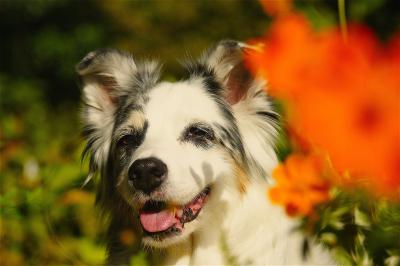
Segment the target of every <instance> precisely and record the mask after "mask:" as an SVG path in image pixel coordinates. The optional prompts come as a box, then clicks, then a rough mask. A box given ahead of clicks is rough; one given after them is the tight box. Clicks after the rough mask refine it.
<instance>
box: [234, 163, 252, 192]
mask: <svg viewBox="0 0 400 266" xmlns="http://www.w3.org/2000/svg"><path fill="white" fill-rule="evenodd" d="M233 171H234V173H235V177H236V180H237V183H238V188H239V192H240V194H241V195H244V194H246V190H247V185H248V183H249V181H250V180H249V176H248V175H247V173H246V172H245V171H244V169H243V168H242V167H241V166H240V165H238V164H237V163H233Z"/></svg>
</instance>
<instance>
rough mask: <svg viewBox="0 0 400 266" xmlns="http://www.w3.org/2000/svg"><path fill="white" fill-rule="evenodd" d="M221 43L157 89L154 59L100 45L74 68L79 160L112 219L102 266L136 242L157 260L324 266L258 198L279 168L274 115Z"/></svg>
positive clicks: (232, 50) (241, 47)
mask: <svg viewBox="0 0 400 266" xmlns="http://www.w3.org/2000/svg"><path fill="white" fill-rule="evenodd" d="M249 49H252V47H251V46H249V45H247V44H244V43H240V42H237V41H230V40H227V41H221V42H220V43H218V44H217V45H215V46H214V47H212V48H210V49H208V50H207V51H206V52H204V54H203V55H202V56H201V57H200V58H199V59H198V60H196V61H192V62H189V63H186V64H185V67H186V68H187V70H188V73H189V74H188V78H187V79H185V80H181V81H177V82H166V81H160V67H159V65H158V64H157V63H156V62H154V61H139V60H136V59H134V58H133V57H132V56H131V55H130V54H128V53H125V52H121V51H117V50H113V49H102V50H97V51H94V52H91V53H89V54H88V55H87V56H85V57H84V58H83V59H82V61H81V62H80V63H79V64H78V65H77V67H76V69H77V72H78V74H79V76H80V79H81V81H82V86H83V112H82V117H83V123H84V127H83V135H84V136H85V138H86V139H87V145H86V148H85V150H84V155H87V156H89V158H90V160H89V161H90V176H89V178H90V177H91V176H93V175H94V174H95V173H99V175H100V179H99V184H98V191H97V198H96V199H97V203H98V204H99V205H100V206H101V208H102V209H103V210H104V212H105V213H106V214H107V215H108V217H109V219H110V225H109V229H108V243H107V247H108V259H107V263H108V264H109V265H120V264H126V263H128V262H129V258H130V256H131V255H132V254H133V253H134V250H135V249H136V248H137V246H135V247H134V248H133V247H129V246H126V245H124V243H122V242H121V239H120V236H121V232H122V231H124V230H131V232H134V233H135V236H136V237H137V238H138V239H140V241H139V242H140V244H139V245H143V247H144V248H145V249H147V250H148V252H149V253H151V254H156V253H157V254H158V255H154V256H153V259H154V260H153V262H152V263H154V264H157V265H158V264H165V265H207V264H210V265H224V264H227V263H231V264H232V263H233V264H240V265H250V264H256V265H267V264H269V265H270V264H275V265H276V264H292V265H293V264H296V265H298V264H332V260H331V259H330V256H329V255H327V254H326V252H325V251H324V250H323V249H322V248H321V247H320V246H318V245H317V244H311V245H310V252H309V255H308V256H307V257H306V258H304V256H303V255H302V252H301V250H302V246H303V237H302V236H301V235H300V234H298V233H296V232H295V231H294V230H293V229H294V227H295V226H296V225H297V222H298V221H295V220H291V219H288V218H287V217H286V215H285V213H284V211H283V210H282V208H281V207H278V206H273V205H271V203H270V202H269V201H268V198H267V196H266V192H267V188H268V186H271V184H272V183H273V180H271V178H270V175H271V171H272V169H273V168H274V167H275V166H276V165H277V162H278V161H277V156H276V153H275V139H276V137H277V133H278V130H279V126H278V124H279V123H278V121H279V118H278V114H277V113H276V112H275V111H274V109H273V105H272V104H271V101H270V99H269V97H268V96H267V94H266V92H265V87H266V81H264V80H262V79H260V78H254V77H252V76H251V75H250V74H249V72H248V71H247V70H246V67H245V65H244V62H243V56H244V54H245V53H246V52H248V51H249Z"/></svg>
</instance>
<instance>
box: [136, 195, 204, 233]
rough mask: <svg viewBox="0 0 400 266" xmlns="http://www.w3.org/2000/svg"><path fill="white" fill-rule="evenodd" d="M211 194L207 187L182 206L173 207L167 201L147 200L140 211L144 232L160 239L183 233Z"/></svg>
mask: <svg viewBox="0 0 400 266" xmlns="http://www.w3.org/2000/svg"><path fill="white" fill-rule="evenodd" d="M209 194H210V187H206V188H205V189H203V190H202V191H201V192H200V193H199V194H198V195H197V196H196V197H194V198H193V199H192V200H191V201H190V202H188V203H186V204H185V205H181V206H172V207H171V206H168V204H167V203H166V202H165V201H148V202H146V203H145V205H144V206H143V208H142V209H141V210H140V211H139V218H140V223H141V225H142V227H143V231H144V233H145V234H146V235H148V236H152V237H153V238H156V239H158V240H161V239H163V238H165V237H168V236H170V235H173V234H179V233H181V232H182V231H183V229H184V226H185V224H186V223H189V222H191V221H193V220H194V219H196V218H197V216H198V215H199V213H200V211H201V209H202V208H203V206H204V204H205V202H206V200H207V198H208V195H209Z"/></svg>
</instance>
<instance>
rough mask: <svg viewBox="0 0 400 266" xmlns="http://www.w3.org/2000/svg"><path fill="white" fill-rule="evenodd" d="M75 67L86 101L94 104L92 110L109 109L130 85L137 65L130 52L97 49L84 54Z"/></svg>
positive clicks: (91, 105) (91, 104)
mask: <svg viewBox="0 0 400 266" xmlns="http://www.w3.org/2000/svg"><path fill="white" fill-rule="evenodd" d="M76 71H77V72H78V74H79V75H80V77H81V79H82V82H83V97H84V101H85V103H86V104H87V105H88V106H90V107H94V108H93V111H95V110H98V111H100V110H101V111H103V112H109V111H112V110H113V108H115V105H116V103H117V101H118V98H119V96H121V95H123V94H124V93H125V91H124V90H125V88H127V87H129V84H130V83H131V82H132V79H133V78H134V75H135V73H136V71H137V67H136V64H135V62H134V61H133V58H132V57H131V56H130V55H129V54H126V53H123V52H120V51H117V50H112V49H100V50H96V51H93V52H90V53H89V54H87V55H86V56H85V57H84V58H83V59H82V61H81V62H79V64H78V65H77V66H76ZM98 115H99V114H98Z"/></svg>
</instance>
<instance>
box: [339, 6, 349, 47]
mask: <svg viewBox="0 0 400 266" xmlns="http://www.w3.org/2000/svg"><path fill="white" fill-rule="evenodd" d="M338 8H339V23H340V31H341V32H342V37H343V40H344V41H345V42H347V19H346V5H345V0H338Z"/></svg>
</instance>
